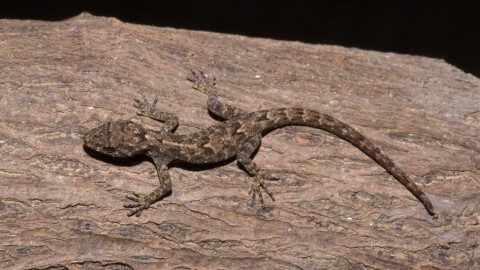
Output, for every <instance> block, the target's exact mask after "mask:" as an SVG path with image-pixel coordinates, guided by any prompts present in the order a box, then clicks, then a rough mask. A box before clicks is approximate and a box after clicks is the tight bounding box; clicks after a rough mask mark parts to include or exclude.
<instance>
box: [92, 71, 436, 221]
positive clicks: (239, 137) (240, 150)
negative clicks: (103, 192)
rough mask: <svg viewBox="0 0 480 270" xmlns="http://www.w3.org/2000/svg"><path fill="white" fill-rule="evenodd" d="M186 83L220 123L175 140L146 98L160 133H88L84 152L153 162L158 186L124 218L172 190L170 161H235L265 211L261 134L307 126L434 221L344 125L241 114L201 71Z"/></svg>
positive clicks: (277, 114) (127, 126)
mask: <svg viewBox="0 0 480 270" xmlns="http://www.w3.org/2000/svg"><path fill="white" fill-rule="evenodd" d="M192 74H193V77H192V78H189V80H190V81H192V82H193V88H194V89H196V90H198V91H201V92H203V93H205V94H207V95H208V101H207V106H208V109H209V111H210V112H212V113H213V114H215V115H216V116H218V117H220V118H222V119H224V121H223V122H221V123H218V124H216V125H213V126H210V127H207V128H205V129H202V130H199V131H197V132H194V133H191V134H187V135H178V134H175V133H174V132H173V131H174V129H175V128H176V127H177V125H178V119H177V117H176V116H175V115H173V114H170V113H166V112H160V111H157V110H156V109H155V105H156V102H157V99H156V98H155V100H154V101H153V103H152V104H148V102H147V100H146V98H145V96H143V95H142V100H140V99H135V101H136V104H135V107H137V108H138V109H139V112H138V114H139V115H142V116H145V117H150V118H152V119H155V120H158V121H160V122H163V123H164V125H163V127H162V129H161V130H160V131H153V130H149V129H146V128H145V127H143V126H141V125H139V124H136V123H133V122H131V121H124V120H121V121H114V122H108V123H106V124H103V125H101V126H99V127H97V128H94V129H92V130H90V131H89V132H88V133H87V134H85V137H84V144H85V146H86V147H88V148H90V149H93V150H95V151H98V152H100V153H103V154H106V155H110V156H113V157H132V156H135V155H138V154H144V155H147V156H149V157H151V158H152V160H153V161H154V163H155V166H156V169H157V173H158V178H159V180H160V184H159V186H158V188H156V189H155V190H153V191H152V192H150V193H149V194H148V195H145V194H138V193H134V196H127V198H128V199H130V200H132V201H133V203H131V204H125V205H124V207H126V208H132V210H131V211H130V212H129V214H128V216H132V215H136V216H140V215H141V213H142V211H143V210H145V209H147V208H149V207H150V205H151V204H152V203H154V202H156V201H158V200H160V199H161V198H163V197H164V196H165V195H166V194H167V193H168V192H170V191H171V190H172V183H171V180H170V175H169V173H168V166H169V164H171V163H173V162H186V163H191V164H207V163H215V162H220V161H223V160H226V159H229V158H232V157H236V158H237V160H238V162H239V163H240V164H241V165H242V166H243V167H244V168H245V170H246V171H247V173H248V174H249V175H250V176H251V177H252V178H253V181H252V185H251V188H250V191H249V194H251V195H252V200H253V202H255V197H256V196H258V197H259V200H260V202H261V204H262V206H264V201H263V197H262V192H261V190H262V189H263V190H264V191H265V192H266V193H267V194H268V196H269V197H270V198H271V199H272V200H274V198H273V194H272V193H271V192H270V191H269V189H268V188H267V186H266V185H265V183H264V181H263V180H264V179H268V180H274V179H278V178H276V177H275V176H273V175H271V174H269V173H268V172H266V171H264V170H262V169H260V168H259V167H258V166H257V165H256V164H255V162H253V161H252V159H251V155H252V154H253V153H254V152H255V150H256V149H257V148H258V147H259V146H260V142H261V140H262V135H263V134H265V133H266V132H268V131H269V130H272V129H275V128H279V127H283V126H290V125H293V126H309V127H313V128H319V129H323V130H326V131H328V132H331V133H333V134H335V135H337V136H339V137H341V138H343V139H345V140H346V141H349V142H350V143H352V144H353V145H354V146H356V147H357V148H359V149H360V150H362V151H363V152H364V153H365V154H367V155H368V156H370V157H371V158H372V159H373V160H375V161H376V162H377V163H378V164H380V165H381V166H382V167H383V168H385V170H387V171H388V172H389V173H390V174H391V175H393V176H394V177H395V178H396V179H397V180H398V181H400V182H401V183H402V184H403V185H404V186H405V187H406V188H407V189H408V190H410V192H412V194H413V195H415V197H417V198H418V199H419V200H420V201H421V202H422V203H423V205H424V206H425V208H426V209H427V211H428V212H429V213H430V215H432V216H433V217H435V218H436V217H437V213H436V212H435V209H434V207H433V205H432V203H431V202H430V200H429V199H428V197H427V196H426V195H425V193H423V191H422V190H420V188H418V186H417V185H415V183H413V182H412V181H411V180H410V179H409V178H408V177H407V175H406V174H405V173H404V172H403V171H402V170H401V169H400V168H399V167H398V166H397V165H395V164H394V163H393V162H392V161H391V160H390V158H388V157H387V156H386V155H385V154H384V153H383V152H382V151H381V150H380V149H379V148H377V147H376V146H375V145H373V143H372V142H371V141H370V140H368V139H367V138H365V136H363V135H362V134H360V133H359V132H358V131H356V130H355V129H354V128H352V127H350V126H349V125H347V124H345V123H342V122H341V121H339V120H337V119H335V118H333V117H332V116H329V115H326V114H322V113H319V112H316V111H311V110H307V109H301V108H282V109H271V110H263V111H257V112H250V113H246V112H243V111H242V110H240V109H238V108H236V107H233V106H230V105H227V104H224V103H221V102H220V101H219V100H218V97H217V93H216V81H215V79H212V80H210V79H208V78H207V76H205V74H204V73H203V72H193V71H192Z"/></svg>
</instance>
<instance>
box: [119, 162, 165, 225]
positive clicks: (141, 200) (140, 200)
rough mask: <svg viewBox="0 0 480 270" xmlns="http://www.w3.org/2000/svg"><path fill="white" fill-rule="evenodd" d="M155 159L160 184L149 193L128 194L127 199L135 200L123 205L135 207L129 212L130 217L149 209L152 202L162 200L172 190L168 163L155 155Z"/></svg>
mask: <svg viewBox="0 0 480 270" xmlns="http://www.w3.org/2000/svg"><path fill="white" fill-rule="evenodd" d="M153 161H154V162H155V167H156V169H157V174H158V180H159V181H160V185H159V187H158V188H156V189H155V190H154V191H152V192H150V193H149V194H148V195H145V194H142V193H136V192H134V193H133V195H134V196H127V199H129V200H132V201H134V202H135V203H131V204H124V205H123V207H125V208H134V209H133V210H132V211H130V213H128V216H129V217H130V216H133V215H135V216H137V217H139V216H140V215H141V214H142V211H143V210H145V209H148V208H149V207H150V205H152V203H154V202H156V201H158V200H160V199H161V198H163V197H164V196H165V195H166V194H167V193H169V192H170V191H172V182H171V181H170V174H169V173H168V166H167V164H166V163H165V162H163V161H162V160H160V159H157V158H155V157H153Z"/></svg>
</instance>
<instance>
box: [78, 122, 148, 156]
mask: <svg viewBox="0 0 480 270" xmlns="http://www.w3.org/2000/svg"><path fill="white" fill-rule="evenodd" d="M146 135H147V132H146V130H145V129H144V128H142V127H141V126H140V125H138V124H135V123H133V122H131V121H124V120H121V121H115V122H108V123H106V124H103V125H101V126H98V127H96V128H94V129H92V130H90V131H89V132H87V134H85V136H84V137H83V143H84V145H85V146H86V147H88V148H90V149H92V150H95V151H97V152H100V153H102V154H105V155H109V156H113V157H131V156H134V155H137V154H141V153H143V152H145V150H146V148H147V146H148V140H147V137H146Z"/></svg>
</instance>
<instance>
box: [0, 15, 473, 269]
mask: <svg viewBox="0 0 480 270" xmlns="http://www.w3.org/2000/svg"><path fill="white" fill-rule="evenodd" d="M0 63H1V68H0V156H1V158H0V187H1V188H0V268H1V269H92V268H94V269H104V268H106V269H452V268H456V269H477V268H478V267H479V266H480V257H479V255H478V254H479V253H480V250H479V243H478V241H479V240H478V239H479V237H480V235H479V232H480V225H479V224H480V222H479V207H480V195H479V188H480V184H479V183H480V182H479V179H480V177H479V176H480V157H479V153H480V143H479V137H480V136H479V135H480V80H479V79H478V78H475V77H474V76H472V75H469V74H465V73H464V72H462V71H461V70H459V69H457V68H455V67H453V66H451V65H449V64H447V63H445V62H444V61H442V60H437V59H429V58H425V57H420V56H409V55H398V54H394V53H380V52H373V51H365V50H359V49H354V48H343V47H338V46H325V45H311V44H303V43H300V42H284V41H274V40H269V39H259V38H248V37H242V36H235V35H226V34H216V33H207V32H196V31H185V30H177V29H169V28H157V27H149V26H141V25H133V24H126V23H123V22H120V21H118V20H116V19H111V18H102V17H94V16H91V15H89V14H81V15H80V16H77V17H75V18H72V19H70V20H66V21H62V22H42V21H19V20H1V23H0ZM190 69H196V70H198V69H201V70H204V71H205V72H206V73H207V74H209V75H210V76H215V77H216V78H217V80H218V85H219V91H220V93H219V94H220V98H221V100H223V101H225V102H227V103H229V104H232V105H235V106H238V107H240V108H242V109H244V110H246V111H254V110H260V109H268V108H276V107H304V108H308V109H313V110H317V111H320V112H323V113H327V114H330V115H332V116H334V117H336V118H339V119H341V120H342V121H344V122H346V123H348V124H350V125H352V126H353V127H355V128H356V129H357V130H358V131H360V132H361V133H363V134H365V135H366V136H367V137H369V138H370V139H371V140H372V141H373V142H374V143H376V144H377V145H378V146H379V147H380V148H381V149H382V150H384V151H385V153H387V155H389V156H390V157H391V158H392V160H393V161H394V162H395V163H397V164H398V165H399V166H400V167H401V168H402V169H403V170H404V171H405V172H406V173H407V175H408V176H409V177H411V178H412V179H413V180H414V182H415V183H417V184H418V185H419V186H420V187H421V188H422V189H423V190H424V191H425V192H426V193H427V194H428V196H429V197H430V198H431V199H432V202H433V204H434V205H435V207H436V208H437V209H438V211H439V213H440V217H439V219H437V220H434V219H432V217H431V216H430V215H429V214H428V213H427V211H426V210H425V209H424V207H423V206H422V205H421V204H420V202H419V201H418V200H417V199H416V198H415V197H414V196H413V195H412V194H411V193H410V192H408V190H406V189H405V187H403V186H402V185H401V184H400V183H399V182H397V181H396V180H395V179H394V178H393V177H392V176H391V175H389V174H388V173H387V172H386V171H385V170H384V169H383V168H381V167H380V166H379V165H378V164H376V163H375V162H374V161H373V160H371V159H370V158H369V157H367V156H366V155H364V154H363V153H362V152H360V151H359V150H358V149H356V148H355V147H353V146H352V145H351V144H349V143H348V142H346V141H343V140H342V139H340V138H338V137H335V136H334V135H331V134H329V133H327V132H324V131H321V130H315V129H312V128H307V127H286V128H282V129H278V130H275V131H273V132H270V133H269V134H268V135H267V136H265V138H264V140H263V142H262V147H261V148H260V150H259V151H258V153H257V154H256V156H255V159H254V160H255V161H256V162H257V164H259V165H260V166H261V167H262V168H266V169H269V170H271V171H273V172H274V173H276V174H279V175H281V179H280V180H278V181H272V182H270V183H269V187H270V189H271V190H272V191H273V192H274V194H275V196H276V199H277V201H276V202H271V201H269V200H266V204H267V208H266V209H261V208H260V207H259V206H258V205H257V206H254V207H252V206H250V202H251V200H250V197H249V196H248V195H247V191H248V188H249V185H250V179H249V178H248V177H247V175H246V174H245V172H243V171H242V170H241V169H240V168H239V167H238V165H237V163H236V162H235V161H230V162H225V163H222V164H218V165H215V166H205V167H204V166H195V167H193V166H177V167H173V168H171V169H170V174H171V178H172V182H173V192H172V194H171V196H169V197H167V198H165V199H164V200H163V201H160V202H157V203H155V204H154V205H153V206H152V207H151V208H150V209H148V210H146V211H144V213H143V214H142V216H141V217H139V218H136V217H130V218H129V217H127V215H126V214H127V213H128V210H126V209H124V208H123V206H122V205H123V204H124V203H127V202H128V200H127V199H126V198H125V196H126V195H130V194H131V192H132V191H137V192H149V191H151V190H152V189H154V188H155V186H156V184H157V181H158V180H157V179H156V173H155V169H154V166H153V164H152V163H151V162H149V161H148V160H145V159H142V158H135V159H127V160H125V161H118V160H111V159H102V158H98V157H96V156H95V155H91V154H90V153H87V152H86V151H85V149H84V147H83V145H82V137H83V134H85V133H86V131H88V130H89V129H91V128H93V127H95V126H97V125H100V124H102V123H104V122H106V121H111V120H117V119H133V120H134V121H137V122H139V123H143V124H145V125H146V126H148V127H150V128H153V129H154V128H158V126H159V124H158V123H156V122H154V121H151V120H149V119H142V118H141V117H139V116H137V115H136V114H135V113H136V109H135V108H134V107H133V98H135V97H138V94H139V93H140V92H143V93H145V94H146V96H147V97H149V98H153V97H154V96H158V97H159V102H158V105H157V106H158V108H161V109H162V110H164V111H168V112H172V113H175V114H177V115H178V117H179V119H180V127H179V128H178V130H177V131H176V132H177V133H180V134H185V133H188V132H193V131H196V130H199V129H201V128H204V127H207V126H209V125H212V124H214V123H216V120H214V119H212V118H211V117H210V116H209V115H208V113H207V109H206V97H205V96H204V95H203V94H202V93H199V92H197V91H195V90H193V89H191V87H190V86H191V84H190V82H188V81H187V80H185V77H186V76H187V75H188V72H189V70H190Z"/></svg>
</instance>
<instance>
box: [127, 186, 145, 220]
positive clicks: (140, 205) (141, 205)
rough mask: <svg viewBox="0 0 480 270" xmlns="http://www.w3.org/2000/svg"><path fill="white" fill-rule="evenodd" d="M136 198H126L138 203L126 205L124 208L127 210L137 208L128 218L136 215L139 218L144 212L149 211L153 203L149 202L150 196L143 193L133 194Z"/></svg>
mask: <svg viewBox="0 0 480 270" xmlns="http://www.w3.org/2000/svg"><path fill="white" fill-rule="evenodd" d="M133 195H134V196H128V195H127V196H126V197H127V199H129V200H132V201H134V202H136V203H131V204H124V205H123V207H125V208H135V209H133V210H132V211H130V213H128V214H127V216H129V217H131V216H133V215H135V216H136V217H139V216H140V215H141V214H142V211H143V210H145V209H148V208H149V207H150V205H151V204H152V203H150V202H148V196H147V195H145V194H142V193H136V192H134V193H133Z"/></svg>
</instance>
